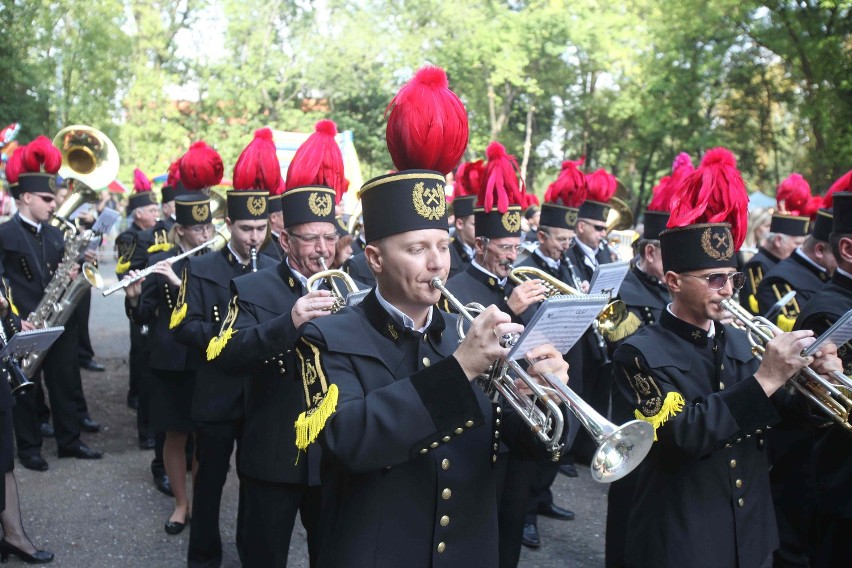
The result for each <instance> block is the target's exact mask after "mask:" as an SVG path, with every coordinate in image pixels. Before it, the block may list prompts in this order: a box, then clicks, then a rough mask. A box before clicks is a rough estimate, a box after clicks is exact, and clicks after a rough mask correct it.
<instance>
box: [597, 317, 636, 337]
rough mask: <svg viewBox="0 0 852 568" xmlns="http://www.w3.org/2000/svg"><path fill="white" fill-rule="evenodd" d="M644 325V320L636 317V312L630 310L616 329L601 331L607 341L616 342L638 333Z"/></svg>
mask: <svg viewBox="0 0 852 568" xmlns="http://www.w3.org/2000/svg"><path fill="white" fill-rule="evenodd" d="M641 326H642V322H641V321H640V320H639V318H638V317H636V314H634V313H633V312H628V313H627V317H626V318H624V321H623V322H621V323H620V324H618V326H616V327H615V329H611V330H606V331H602V332H601V333H602V334H603V335H604V337H605V338H606V340H607V341H609V342H615V341H621V340H622V339H624V338H625V337H628V336H630V335H633V334H634V333H636V330H637V329H639V328H640V327H641Z"/></svg>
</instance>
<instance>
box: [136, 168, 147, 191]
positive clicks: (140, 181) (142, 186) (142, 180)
mask: <svg viewBox="0 0 852 568" xmlns="http://www.w3.org/2000/svg"><path fill="white" fill-rule="evenodd" d="M133 189H134V190H135V191H136V192H137V193H138V192H140V191H151V180H149V179H148V176H146V175H145V173H144V172H143V171H142V170H140V169H139V168H136V169H134V170H133Z"/></svg>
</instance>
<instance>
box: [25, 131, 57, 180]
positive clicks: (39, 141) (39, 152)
mask: <svg viewBox="0 0 852 568" xmlns="http://www.w3.org/2000/svg"><path fill="white" fill-rule="evenodd" d="M21 166H22V168H23V171H22V172H21V173H39V172H41V173H47V174H54V175H55V174H56V172H58V171H59V168H60V167H61V166H62V152H60V151H59V148H57V147H56V146H54V145H53V142H51V141H50V139H48V138H47V136H39V137H38V138H36V139H35V140H33V141H32V142H30V143H29V144H27V145H26V146H24V152H23V154H21Z"/></svg>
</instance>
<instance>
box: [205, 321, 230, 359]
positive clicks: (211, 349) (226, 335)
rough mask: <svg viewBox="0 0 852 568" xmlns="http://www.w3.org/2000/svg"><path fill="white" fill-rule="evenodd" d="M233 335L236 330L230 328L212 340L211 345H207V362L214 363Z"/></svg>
mask: <svg viewBox="0 0 852 568" xmlns="http://www.w3.org/2000/svg"><path fill="white" fill-rule="evenodd" d="M233 335H234V328H232V327H229V328H228V329H225V330H222V333H220V334H219V335H217V336H216V337H214V338H213V339H211V340H210V343H208V344H207V360H208V361H212V360H213V359H215V358H216V357H218V356H219V355H220V354H221V353H222V349H224V348H225V345H227V344H228V341H230V340H231V337H232V336H233Z"/></svg>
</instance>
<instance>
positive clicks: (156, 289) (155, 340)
mask: <svg viewBox="0 0 852 568" xmlns="http://www.w3.org/2000/svg"><path fill="white" fill-rule="evenodd" d="M179 253H180V249H179V248H177V247H175V248H173V249H171V250H169V251H167V252H158V253H154V254H152V255H151V256H150V257H149V259H148V263H149V266H153V265H155V264H157V263H158V262H160V261H162V260H167V259H169V258H172V257H174V256H177V255H178V254H179ZM187 264H189V259H188V258H182V259H180V260H178V261H175V263H174V264H172V270H174V272H175V274H177V275H178V276H180V275H181V274H182V273H183V270H184V268H185V267H186V265H187ZM179 290H180V287H179V286H172V285H171V284H170V283H169V282H168V280H166V279H165V278H164V277H163V276H161V275H159V274H149V275H148V276H146V277H145V280H143V281H142V293H141V294H140V295H139V301H138V302H137V304H136V307H135V308H134V307H132V306H131V305H130V301H129V300H125V301H124V307H125V311H126V312H127V317H128V318H130V321H132V322H133V323H135V324H136V325H147V326H148V329H149V331H148V348H149V349H150V351H151V357H150V359H149V361H148V365H149V366H150V367H151V368H152V369H159V370H162V371H194V370H195V369H196V368H198V362H199V359H200V357H199V354H198V353H197V352H196V351H195V350H193V349H187V348H186V346H184V345H182V344H181V343H178V342H177V341H176V340H175V337H174V336H173V335H172V332H171V330H170V329H169V322H170V321H171V317H172V310H174V308H175V305H176V304H177V300H178V291H179Z"/></svg>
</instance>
